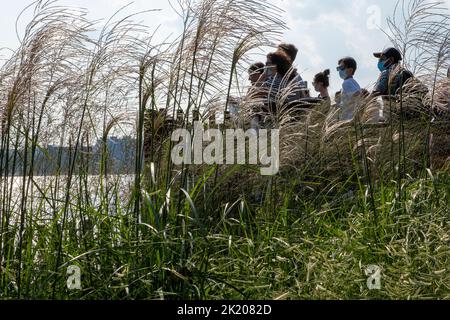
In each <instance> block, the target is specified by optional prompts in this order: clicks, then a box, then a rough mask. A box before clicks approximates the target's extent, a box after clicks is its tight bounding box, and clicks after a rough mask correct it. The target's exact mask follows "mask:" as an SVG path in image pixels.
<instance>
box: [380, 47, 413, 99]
mask: <svg viewBox="0 0 450 320" xmlns="http://www.w3.org/2000/svg"><path fill="white" fill-rule="evenodd" d="M373 55H374V56H375V58H378V63H377V67H378V70H379V71H380V72H381V74H380V76H379V77H378V81H377V83H376V85H375V89H374V91H373V94H374V95H382V96H389V95H394V94H396V92H397V91H398V89H400V87H401V86H402V84H404V83H405V82H406V80H407V79H408V78H410V77H412V74H411V73H410V72H409V71H402V70H400V69H401V66H400V64H399V63H400V61H402V54H401V53H400V51H398V50H397V49H395V48H387V49H386V50H384V51H383V52H376V53H374V54H373Z"/></svg>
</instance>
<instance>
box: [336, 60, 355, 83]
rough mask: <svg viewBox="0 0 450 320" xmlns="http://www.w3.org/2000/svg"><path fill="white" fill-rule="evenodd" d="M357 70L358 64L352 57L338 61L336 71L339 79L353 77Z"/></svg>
mask: <svg viewBox="0 0 450 320" xmlns="http://www.w3.org/2000/svg"><path fill="white" fill-rule="evenodd" d="M357 68H358V64H357V63H356V60H355V59H353V58H352V57H345V58H342V59H340V60H339V61H338V67H337V68H336V70H337V71H338V72H339V76H340V77H341V79H343V80H345V79H347V78H348V77H353V76H354V75H355V72H356V69H357Z"/></svg>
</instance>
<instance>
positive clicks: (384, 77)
mask: <svg viewBox="0 0 450 320" xmlns="http://www.w3.org/2000/svg"><path fill="white" fill-rule="evenodd" d="M388 87H389V72H388V71H383V72H382V73H381V74H380V77H379V78H378V81H377V83H376V85H375V89H374V91H373V93H372V94H373V95H375V96H378V95H382V96H385V95H387V94H388Z"/></svg>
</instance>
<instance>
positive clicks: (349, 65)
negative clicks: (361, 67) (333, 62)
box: [338, 57, 358, 73]
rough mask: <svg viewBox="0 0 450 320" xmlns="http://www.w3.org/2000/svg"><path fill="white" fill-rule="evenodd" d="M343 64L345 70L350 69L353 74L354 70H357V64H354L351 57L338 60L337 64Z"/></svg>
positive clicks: (354, 61)
mask: <svg viewBox="0 0 450 320" xmlns="http://www.w3.org/2000/svg"><path fill="white" fill-rule="evenodd" d="M341 63H343V64H344V66H345V68H352V69H353V73H355V71H356V69H358V64H357V63H356V60H355V59H353V58H352V57H345V58H342V59H341V60H339V62H338V64H341Z"/></svg>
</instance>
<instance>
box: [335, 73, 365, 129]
mask: <svg viewBox="0 0 450 320" xmlns="http://www.w3.org/2000/svg"><path fill="white" fill-rule="evenodd" d="M360 91H361V87H360V86H359V84H358V82H356V80H355V79H353V77H350V78H347V79H345V80H344V83H343V84H342V97H341V115H340V117H339V118H340V120H344V121H345V120H351V119H352V118H353V113H354V111H355V110H354V109H355V107H354V105H353V104H352V98H353V95H355V94H356V93H358V92H360Z"/></svg>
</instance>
